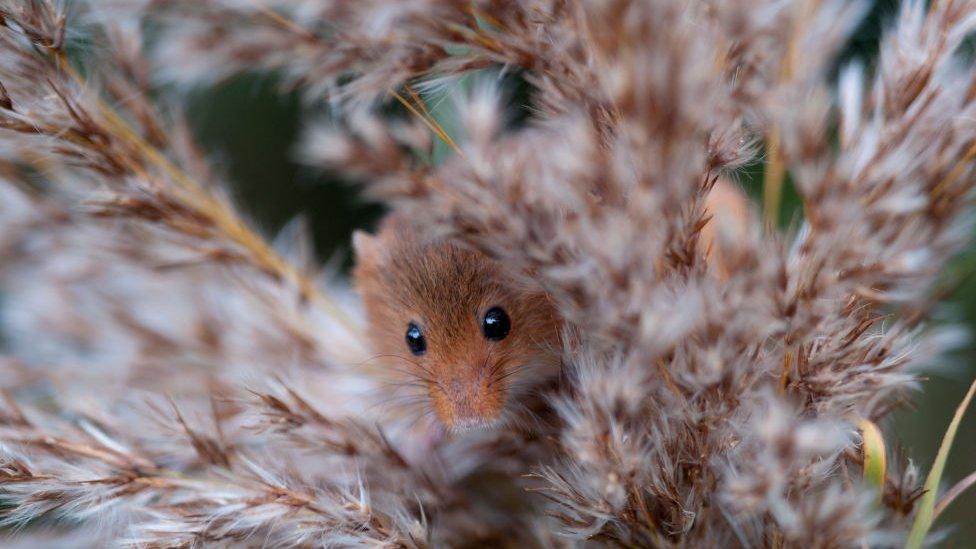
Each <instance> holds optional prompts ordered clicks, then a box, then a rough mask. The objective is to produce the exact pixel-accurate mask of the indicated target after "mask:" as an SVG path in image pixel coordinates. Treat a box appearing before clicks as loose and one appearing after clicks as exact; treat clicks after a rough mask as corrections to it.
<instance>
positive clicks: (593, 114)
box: [0, 0, 976, 547]
mask: <svg viewBox="0 0 976 549" xmlns="http://www.w3.org/2000/svg"><path fill="white" fill-rule="evenodd" d="M867 7H868V6H867V4H866V2H862V1H851V0H818V1H796V2H789V1H783V0H700V1H695V2H687V1H684V0H654V1H635V0H596V1H592V2H567V1H561V0H533V1H529V0H524V1H523V0H476V1H465V2H457V1H454V0H422V1H412V2H396V1H391V0H361V1H357V2H343V1H329V0H315V1H312V0H253V1H248V2H241V1H238V0H209V1H207V2H199V1H197V0H98V1H92V2H90V3H88V2H83V1H78V2H68V3H60V2H54V1H52V0H0V291H2V296H3V303H2V308H0V315H2V316H0V327H2V332H3V333H4V336H5V341H6V344H5V346H4V347H3V355H2V357H0V377H2V379H3V382H2V388H3V392H2V395H0V396H2V398H0V499H2V501H3V505H4V507H3V510H2V512H0V526H2V532H3V535H4V536H5V537H8V538H9V539H8V540H7V542H8V543H11V544H14V543H21V544H23V545H24V546H31V545H34V546H36V544H44V545H58V544H61V545H66V546H67V545H73V546H77V545H78V544H83V545H92V546H103V545H136V546H166V547H169V546H185V547H189V546H199V545H209V544H224V545H242V546H262V547H263V546H291V545H310V546H321V545H326V546H389V547H428V546H436V547H442V546H452V547H453V546H457V547H467V546H472V547H473V546H478V545H490V546H510V547H551V546H580V545H587V546H589V544H592V545H607V546H654V547H711V546H715V547H734V546H742V547H852V546H853V547H859V546H900V545H902V544H904V543H905V540H906V538H907V536H908V532H909V530H910V528H911V525H912V522H913V521H914V520H915V515H916V513H917V511H918V505H917V503H918V501H919V498H920V496H921V495H922V493H923V490H922V487H921V485H920V476H921V475H920V474H919V472H918V471H917V470H916V469H915V468H914V467H913V466H912V465H911V464H910V463H906V462H903V461H899V460H898V459H896V456H893V455H889V456H883V455H882V456H879V455H877V452H878V451H879V450H878V448H880V451H881V452H885V444H884V442H883V441H884V438H883V433H881V432H878V430H877V427H876V426H884V425H886V423H885V422H884V419H885V418H886V417H887V416H888V415H889V414H890V413H891V411H892V410H893V409H895V408H897V407H899V406H900V405H902V404H904V403H905V402H906V400H907V399H908V397H909V396H910V391H911V390H913V389H915V388H916V387H917V385H918V379H919V377H918V376H919V373H920V371H921V368H922V367H924V366H926V365H928V364H931V363H932V362H933V361H934V360H935V359H937V358H938V357H939V356H940V355H941V353H943V352H944V351H945V350H947V349H948V348H949V347H950V346H952V345H954V344H957V343H958V342H959V336H958V331H956V330H952V329H950V328H946V327H944V326H943V327H938V328H937V327H934V326H931V325H929V324H928V323H927V322H926V321H927V319H928V317H929V316H930V312H931V311H932V309H933V307H934V306H936V305H937V304H938V302H939V300H940V299H941V298H942V297H943V296H944V295H943V294H944V292H943V291H942V290H943V288H944V286H945V285H944V280H943V278H942V277H941V275H942V272H943V270H944V267H945V265H946V263H947V262H948V261H949V260H950V259H951V258H952V257H953V256H954V255H955V254H956V253H957V252H959V251H960V250H961V249H962V248H963V247H964V246H965V245H966V244H967V242H968V240H969V237H970V234H971V232H972V221H973V219H974V218H973V213H972V208H971V205H972V202H971V201H972V197H973V186H974V184H976V167H974V162H973V161H974V157H976V71H974V70H973V65H972V61H971V58H967V57H966V56H964V55H960V52H959V50H960V49H961V46H962V45H963V44H964V41H965V39H966V38H967V36H969V35H970V34H971V32H972V31H973V29H974V27H976V2H974V1H973V0H936V1H932V2H922V1H918V0H911V1H906V2H904V4H903V5H902V6H901V8H900V10H899V11H898V13H897V15H896V16H895V17H894V18H893V20H892V21H890V24H889V25H888V27H887V30H886V32H885V34H884V36H883V39H882V41H881V44H880V51H879V56H878V59H877V63H874V64H872V65H871V66H870V67H868V66H866V65H865V64H862V63H859V62H854V63H852V64H849V65H847V66H843V67H840V70H839V77H838V78H836V79H833V78H832V76H831V75H832V74H833V73H834V72H835V69H836V60H837V56H838V54H839V52H840V51H841V49H842V48H843V47H844V45H845V44H846V43H847V40H848V38H849V37H850V35H851V33H852V32H853V30H854V29H855V28H856V27H857V25H858V23H859V22H860V20H861V18H862V17H863V15H864V14H865V12H866V9H867ZM143 30H145V31H147V33H148V34H149V36H147V37H144V36H142V34H141V33H142V31H143ZM150 31H151V32H150ZM254 71H258V72H270V73H273V74H274V75H275V76H276V77H277V78H279V79H280V80H281V82H282V83H283V84H284V86H285V87H286V89H299V90H301V91H302V92H303V94H304V97H305V98H306V99H307V100H308V102H309V104H310V105H311V106H315V105H320V106H321V105H323V104H325V105H328V107H329V110H330V112H331V114H332V116H330V118H329V120H328V121H325V122H321V121H320V122H314V121H313V120H315V117H314V116H311V115H310V116H309V119H308V130H307V132H306V134H305V139H304V142H303V143H301V144H300V145H299V147H298V149H299V150H300V154H301V158H302V159H303V160H304V161H306V162H308V163H309V164H311V165H313V166H318V167H323V168H328V169H331V170H339V171H341V172H344V173H346V174H347V175H349V176H350V177H351V178H354V179H356V180H360V181H362V183H363V185H364V187H365V190H366V192H368V193H369V194H370V196H373V197H376V198H378V199H381V200H384V201H386V202H387V203H388V204H389V205H390V206H391V207H393V208H395V209H396V210H397V211H399V212H400V213H401V214H402V218H404V219H408V220H414V221H415V222H416V225H417V227H416V228H415V230H416V231H418V232H419V233H420V234H424V235H429V236H431V237H437V238H450V239H452V240H453V241H454V242H457V243H458V244H460V245H463V246H467V247H469V248H471V249H475V250H478V251H480V252H483V253H485V254H487V255H488V256H490V257H491V258H494V259H497V260H500V261H501V262H502V263H503V264H504V265H505V266H506V268H508V269H510V270H511V273H510V274H511V275H512V276H513V277H515V278H516V279H518V278H519V277H524V279H531V280H532V281H533V283H535V284H540V285H541V286H542V287H543V288H544V289H545V291H546V293H548V295H549V296H550V297H551V299H552V300H553V302H554V304H555V306H556V307H557V309H558V311H559V314H560V316H561V317H562V318H563V319H564V323H565V327H564V332H565V334H566V337H565V338H564V340H565V348H564V350H563V354H562V370H563V371H562V374H561V375H560V378H559V380H558V383H553V384H549V385H546V386H544V387H541V388H539V389H538V390H537V391H536V393H535V394H531V395H528V396H525V397H524V399H525V402H524V403H522V404H524V408H525V409H526V411H527V412H529V415H530V416H531V418H532V419H531V420H527V421H520V422H519V423H517V424H513V425H511V426H508V427H507V428H503V429H494V430H477V431H471V432H461V433H455V434H454V435H453V436H446V437H442V438H439V439H437V440H435V441H418V440H416V430H413V429H412V428H411V426H412V424H413V422H414V421H415V420H416V419H417V418H415V417H410V415H409V414H404V413H400V414H398V413H394V412H392V411H391V410H392V409H395V407H394V408H391V406H389V404H390V400H391V399H390V395H389V394H388V391H389V388H388V387H386V386H384V385H383V384H382V383H381V382H380V381H378V379H377V377H376V376H375V375H373V373H372V369H371V368H370V358H371V353H370V350H369V348H368V345H367V343H366V341H367V339H368V338H367V337H366V334H365V333H364V330H365V326H364V321H363V320H362V315H361V312H360V307H359V305H358V298H357V297H356V296H355V295H354V294H352V293H351V292H350V290H348V285H347V284H345V283H344V282H343V281H342V280H341V279H340V278H337V277H336V276H334V275H333V273H331V272H330V271H329V270H328V269H324V268H321V267H318V266H317V265H315V264H314V262H313V260H312V258H311V257H312V256H311V254H310V253H309V250H308V242H307V240H306V239H305V238H304V237H303V235H302V234H301V231H300V230H298V229H297V225H296V226H292V227H291V228H289V229H288V230H286V231H283V234H281V235H280V236H279V237H277V238H275V239H274V240H273V241H270V240H268V239H266V238H264V237H263V235H261V234H260V233H259V232H258V231H256V230H255V229H254V227H253V225H252V224H251V223H250V222H249V221H248V219H247V218H246V217H245V216H243V215H242V214H241V212H240V211H238V209H237V208H236V207H235V205H234V204H233V202H232V200H230V199H229V198H228V194H227V193H226V192H225V188H226V187H225V184H224V182H223V181H222V179H221V175H220V174H219V173H217V172H215V171H214V170H213V169H212V168H211V166H210V165H209V163H208V160H207V158H206V157H205V155H203V154H201V153H200V152H199V151H198V149H197V147H196V145H195V144H194V138H193V136H192V135H191V133H190V132H189V131H188V130H187V124H186V123H185V122H184V118H183V114H182V112H181V108H180V107H181V105H182V103H183V100H184V96H183V95H182V93H181V92H182V91H184V90H186V89H189V88H192V87H194V86H205V85H210V84H213V83H215V82H217V81H220V80H223V79H226V78H229V77H232V76H234V75H236V74H239V73H243V72H254ZM509 73H518V74H519V75H521V77H522V78H524V80H525V81H526V82H527V84H528V87H529V88H530V93H529V97H528V104H527V105H526V107H527V111H528V112H529V113H530V115H529V117H528V120H527V121H526V122H525V123H519V124H513V123H512V120H513V119H514V115H515V113H514V110H515V105H512V104H511V101H509V97H508V95H506V93H507V91H508V90H506V89H505V87H504V86H503V85H501V84H500V82H502V75H505V74H509ZM432 97H439V98H441V99H442V100H443V101H447V102H448V103H449V104H450V105H452V107H451V108H452V109H453V112H454V116H453V117H452V120H451V122H452V124H450V125H449V126H451V127H450V130H448V129H446V127H447V126H448V125H447V124H445V123H444V122H445V121H444V120H439V118H438V116H436V115H435V113H434V112H433V109H434V105H433V104H432V102H431V101H430V98H432ZM392 106H399V107H397V108H393V107H392ZM441 118H443V117H441ZM439 143H440V144H439ZM437 150H442V151H445V150H446V151H447V153H446V154H435V152H436V151H437ZM761 151H762V152H763V153H764V155H765V156H764V157H763V158H764V160H765V162H766V179H767V191H768V192H767V204H772V203H774V202H775V201H776V200H778V199H777V198H776V197H777V195H778V191H777V189H779V188H781V185H782V182H783V180H784V178H785V177H787V175H788V176H789V178H790V179H791V181H792V182H793V183H794V184H795V186H796V189H797V191H798V193H799V195H800V197H801V199H802V202H803V219H802V222H800V223H799V224H798V226H796V227H795V228H794V229H793V230H791V231H789V232H785V233H784V232H780V231H778V230H777V229H775V228H773V227H771V226H769V225H768V224H767V225H766V226H764V225H763V223H762V222H761V221H760V220H759V216H758V215H755V214H754V213H750V220H749V226H748V228H747V230H744V231H740V232H737V233H736V234H735V238H731V237H730V236H729V235H726V236H725V237H724V238H723V235H722V233H721V231H720V232H719V235H718V237H717V238H718V239H719V243H720V245H721V252H722V254H721V255H722V269H721V270H720V272H719V269H717V268H716V267H715V265H714V263H712V262H709V261H706V255H707V253H708V252H709V250H707V249H705V246H704V245H703V244H702V239H700V238H699V233H700V231H701V230H702V227H703V225H704V224H705V222H706V221H707V214H706V213H705V210H704V207H703V204H704V199H705V196H706V195H707V194H708V192H709V190H710V189H711V188H712V186H713V185H714V184H715V182H716V180H718V179H719V178H724V179H735V177H736V174H737V170H739V169H740V168H741V167H743V166H745V165H747V164H750V163H752V162H755V161H757V157H759V156H760V152H761ZM434 159H437V162H435V161H434ZM268 183H269V184H273V182H268ZM769 211H772V212H774V213H775V207H774V206H772V205H770V206H767V212H769ZM767 217H768V218H769V217H774V214H769V213H768V214H767ZM865 425H868V426H872V429H871V432H870V436H871V441H870V450H869V451H868V459H867V460H865V451H864V450H863V448H862V440H861V437H862V435H861V433H862V431H861V430H859V426H862V427H863V426H865ZM866 461H867V462H868V463H869V469H870V471H868V472H867V474H866V472H865V471H864V464H865V462H866ZM879 463H881V464H886V465H882V466H880V467H878V464H879ZM969 482H970V484H971V483H972V481H969ZM967 486H968V485H967ZM929 488H930V492H929V496H928V497H927V499H926V501H927V503H926V513H932V512H933V511H932V510H933V505H934V503H935V502H934V497H933V496H934V495H935V494H933V493H931V489H935V488H936V487H934V486H932V487H929ZM964 488H965V486H963V487H962V489H964ZM950 495H951V497H950V498H949V499H948V500H947V501H951V499H952V498H954V497H955V493H954V492H953V493H952V494H950ZM941 508H943V507H942V506H935V509H938V510H939V511H941ZM926 520H927V519H926Z"/></svg>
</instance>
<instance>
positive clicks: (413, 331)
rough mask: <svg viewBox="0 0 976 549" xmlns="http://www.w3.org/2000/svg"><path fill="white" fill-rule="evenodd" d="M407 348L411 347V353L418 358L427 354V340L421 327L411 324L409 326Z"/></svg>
mask: <svg viewBox="0 0 976 549" xmlns="http://www.w3.org/2000/svg"><path fill="white" fill-rule="evenodd" d="M406 340H407V347H410V352H411V353H413V354H414V355H416V356H420V355H422V354H424V353H425V352H427V338H425V337H424V333H423V332H421V331H420V327H419V326H417V325H416V324H414V323H413V322H411V323H410V324H407V336H406Z"/></svg>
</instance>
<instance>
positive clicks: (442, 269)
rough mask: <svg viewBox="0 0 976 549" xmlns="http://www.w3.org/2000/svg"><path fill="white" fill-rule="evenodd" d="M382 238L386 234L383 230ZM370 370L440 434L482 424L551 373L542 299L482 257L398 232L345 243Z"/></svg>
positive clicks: (550, 314) (553, 365)
mask: <svg viewBox="0 0 976 549" xmlns="http://www.w3.org/2000/svg"><path fill="white" fill-rule="evenodd" d="M391 233H392V234H391ZM354 247H355V249H356V255H357V265H356V269H355V271H354V279H355V284H356V287H357V290H358V291H359V293H360V295H361V296H362V298H363V302H364V305H365V308H366V315H367V319H368V322H369V327H368V329H369V337H370V340H371V342H372V346H373V351H374V352H375V353H376V354H377V357H376V360H377V361H378V366H379V367H380V368H382V369H384V370H385V371H386V373H387V374H389V375H390V377H391V378H392V379H394V380H397V381H395V382H393V383H391V386H393V387H394V388H398V389H399V391H400V393H401V394H403V393H410V394H412V395H413V396H414V397H416V398H415V400H416V402H417V403H419V404H420V405H421V406H422V407H425V408H426V410H423V409H422V410H421V413H428V412H429V413H433V414H434V415H435V416H436V417H437V419H438V420H439V421H440V422H441V423H442V424H443V425H444V426H446V427H448V428H450V429H465V428H471V427H487V426H491V425H493V424H495V423H497V422H498V421H499V420H501V419H502V418H503V416H504V413H505V411H506V410H510V409H511V408H512V406H513V405H514V403H515V399H516V397H517V395H518V394H519V392H520V391H522V390H524V389H526V388H528V387H531V386H532V385H533V384H534V383H535V382H537V381H538V380H541V379H545V378H548V377H551V376H552V375H553V374H554V373H555V372H557V371H558V364H559V358H558V350H559V328H558V324H557V322H556V319H555V313H554V311H553V308H552V305H551V302H550V300H549V298H548V297H547V296H546V295H545V293H544V292H542V291H541V290H538V289H535V290H530V289H527V288H525V287H524V286H522V285H520V284H519V283H517V282H515V281H514V280H513V279H511V278H510V277H508V276H507V275H506V274H505V270H504V269H503V268H502V266H501V265H500V264H499V263H498V262H496V261H493V260H491V259H489V258H487V257H486V256H484V255H482V254H480V253H478V252H474V251H471V250H466V249H462V248H460V247H458V246H456V245H453V244H450V243H426V244H425V243H421V242H418V241H417V240H416V239H415V238H413V237H411V236H410V235H409V233H405V232H402V231H381V233H380V235H378V236H369V235H366V234H364V233H361V232H360V233H357V234H356V235H355V237H354Z"/></svg>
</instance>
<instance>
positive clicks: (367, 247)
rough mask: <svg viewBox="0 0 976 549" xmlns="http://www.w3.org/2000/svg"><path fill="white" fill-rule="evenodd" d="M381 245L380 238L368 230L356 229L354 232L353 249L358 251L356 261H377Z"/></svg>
mask: <svg viewBox="0 0 976 549" xmlns="http://www.w3.org/2000/svg"><path fill="white" fill-rule="evenodd" d="M381 246H382V244H381V243H380V239H379V238H377V237H375V236H373V235H371V234H369V233H367V232H366V231H360V230H356V231H353V233H352V249H353V251H355V253H356V263H358V264H360V265H362V264H366V263H376V262H377V260H378V259H379V254H380V247H381Z"/></svg>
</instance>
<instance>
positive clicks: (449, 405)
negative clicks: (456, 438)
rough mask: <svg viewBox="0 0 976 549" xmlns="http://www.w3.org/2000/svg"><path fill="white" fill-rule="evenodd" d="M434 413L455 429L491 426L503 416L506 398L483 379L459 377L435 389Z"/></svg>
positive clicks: (479, 377) (433, 395) (478, 377)
mask: <svg viewBox="0 0 976 549" xmlns="http://www.w3.org/2000/svg"><path fill="white" fill-rule="evenodd" d="M432 397H433V398H432V400H433V404H434V411H435V412H436V413H437V417H438V419H440V420H441V422H442V423H444V425H446V426H447V427H450V428H452V429H471V428H475V427H486V426H488V425H491V424H492V423H493V422H494V421H495V420H497V419H498V417H499V416H500V415H501V412H502V408H503V405H504V395H503V394H502V393H501V392H500V391H495V390H492V387H489V386H488V383H487V380H485V379H483V378H482V376H458V377H454V378H452V379H449V380H445V381H444V382H443V383H441V384H440V385H439V386H438V387H435V389H434V391H433V394H432Z"/></svg>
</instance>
